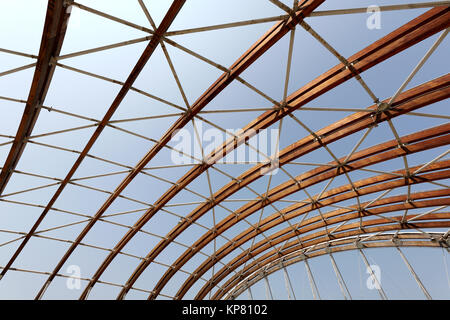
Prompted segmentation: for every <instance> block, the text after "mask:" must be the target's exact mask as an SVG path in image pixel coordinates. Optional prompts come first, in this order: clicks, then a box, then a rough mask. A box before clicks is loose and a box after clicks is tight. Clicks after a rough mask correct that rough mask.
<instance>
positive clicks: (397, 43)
mask: <svg viewBox="0 0 450 320" xmlns="http://www.w3.org/2000/svg"><path fill="white" fill-rule="evenodd" d="M449 25H450V9H449V7H440V8H435V9H432V10H429V11H428V12H426V13H425V14H423V15H421V16H419V17H418V18H416V19H414V20H412V21H411V22H409V23H407V24H406V25H404V26H403V27H400V28H399V29H397V30H395V31H394V32H392V33H390V34H389V35H387V36H386V37H384V38H382V39H380V40H379V41H377V42H375V43H374V44H372V45H370V46H369V47H367V48H365V49H363V50H362V51H360V52H359V53H357V54H355V55H354V56H352V57H351V58H350V59H349V61H350V62H351V63H353V64H354V68H353V69H354V70H352V71H350V70H348V69H347V68H345V66H344V65H343V64H339V65H337V66H336V67H334V68H332V69H331V70H330V71H328V72H326V73H325V74H323V75H322V76H320V77H318V78H317V79H315V80H313V81H312V82H310V83H309V84H308V85H306V86H305V87H303V88H301V89H300V90H298V91H296V92H295V93H294V94H292V95H290V96H289V98H288V99H287V102H288V105H287V106H284V107H282V108H274V110H273V111H268V112H266V113H264V114H263V115H262V116H260V117H258V118H257V119H256V120H255V121H253V122H251V123H250V124H249V125H248V126H246V127H245V128H244V132H243V133H242V135H240V136H239V137H238V138H237V139H232V140H230V141H228V142H227V143H225V144H224V146H222V147H220V148H219V149H218V150H216V151H215V152H213V153H212V154H211V155H210V156H209V157H208V158H207V160H206V161H205V162H204V163H203V164H201V165H198V166H195V167H194V168H193V169H192V170H190V171H189V172H188V173H187V174H186V175H184V176H183V177H182V178H181V179H180V180H179V181H178V182H177V184H175V185H174V186H173V187H171V188H170V189H169V190H168V191H167V192H166V193H165V194H164V195H163V196H162V197H161V198H160V199H159V200H158V201H157V202H156V205H155V207H153V208H151V209H150V210H148V211H147V212H146V213H145V214H144V215H143V216H142V217H141V219H140V220H139V221H138V222H137V223H136V224H135V229H134V230H132V231H130V232H129V233H127V234H126V235H125V236H124V237H123V238H122V240H121V241H119V242H118V244H117V245H116V246H115V249H114V251H113V252H112V253H111V255H110V256H108V257H107V258H106V259H105V261H104V262H103V263H102V265H101V266H100V267H99V269H98V270H97V271H98V276H100V275H101V274H102V273H103V272H104V270H105V269H106V268H107V266H108V265H109V264H110V263H111V261H112V260H113V259H114V257H115V256H116V255H117V252H118V251H120V250H121V248H123V247H124V246H125V245H126V243H128V242H129V241H130V240H131V238H132V237H133V236H134V235H135V234H136V232H137V231H138V230H140V228H142V227H143V226H144V225H145V224H146V223H147V222H148V221H149V220H150V219H151V218H152V217H153V215H154V214H156V212H158V210H159V209H160V208H162V207H163V206H164V205H165V204H166V203H167V202H168V201H170V199H172V198H173V197H174V196H175V195H176V194H177V193H178V192H179V191H181V190H182V189H183V188H184V187H186V186H187V185H188V184H189V183H190V182H192V181H193V180H194V179H195V178H196V177H198V176H199V175H200V174H202V173H203V172H204V171H206V169H208V168H209V167H210V166H211V165H212V164H213V163H215V162H216V161H218V160H219V159H221V158H222V157H223V156H224V155H225V154H226V153H227V152H229V151H230V150H233V149H234V148H236V147H237V146H239V145H240V144H242V143H243V142H244V141H245V140H246V139H248V138H250V137H251V136H252V135H254V134H255V132H256V131H257V130H259V129H263V128H266V127H268V126H270V125H271V124H273V123H275V122H276V121H278V120H280V119H281V118H282V117H284V116H286V115H288V114H290V113H291V112H293V111H294V110H295V109H297V108H299V107H301V106H302V105H304V104H305V103H307V102H309V101H311V100H313V99H315V98H317V97H318V96H320V95H321V94H323V93H325V92H327V91H329V90H331V89H332V88H334V87H336V86H337V85H339V84H341V83H343V82H345V81H346V80H348V79H350V78H352V77H354V76H355V75H357V73H360V72H363V71H365V70H367V69H369V68H371V67H372V66H374V65H376V64H378V63H380V62H382V61H384V60H385V59H388V58H390V57H391V56H393V55H395V54H396V53H398V52H401V51H402V50H405V49H406V48H408V47H410V46H412V45H414V44H416V43H418V42H420V41H422V40H423V39H425V38H427V37H429V36H431V35H433V34H435V33H436V32H439V31H440V30H442V29H445V28H447V27H448V26H449ZM355 72H356V74H355ZM394 105H395V103H394ZM366 115H367V114H366ZM383 115H384V116H386V114H383ZM387 117H391V116H390V115H388V116H387ZM258 171H259V169H258ZM235 184H236V183H235ZM237 184H239V181H237ZM233 188H234V187H233ZM215 201H216V200H213V201H211V202H210V203H209V204H208V206H209V207H211V206H213V205H215ZM188 220H189V219H188ZM188 220H185V221H184V222H182V223H181V224H179V225H177V226H176V228H175V229H174V230H173V231H172V232H171V233H170V234H169V235H168V237H167V240H164V241H161V242H160V244H159V245H158V246H157V247H155V249H154V250H152V252H150V253H149V255H148V256H147V258H148V259H147V260H146V261H145V263H143V264H142V265H140V266H139V267H138V269H136V270H135V272H134V273H133V274H132V276H131V277H130V279H129V281H128V282H127V284H126V285H125V287H124V290H122V292H121V293H120V294H119V297H118V298H119V299H121V298H123V296H124V295H125V294H126V292H127V291H128V290H129V288H130V284H131V283H134V281H136V279H137V277H139V275H140V274H141V273H142V271H143V270H144V269H145V268H146V267H147V266H148V265H149V264H150V263H151V261H152V260H153V259H154V257H156V256H157V255H158V254H159V253H160V252H162V250H164V248H165V247H167V246H168V245H169V244H170V243H171V241H172V240H173V239H174V238H175V237H177V236H178V234H180V233H181V232H182V231H183V230H185V229H186V228H187V227H188V226H189V224H190V222H189V221H188ZM84 296H85V295H84V294H83V295H82V298H83V297H84Z"/></svg>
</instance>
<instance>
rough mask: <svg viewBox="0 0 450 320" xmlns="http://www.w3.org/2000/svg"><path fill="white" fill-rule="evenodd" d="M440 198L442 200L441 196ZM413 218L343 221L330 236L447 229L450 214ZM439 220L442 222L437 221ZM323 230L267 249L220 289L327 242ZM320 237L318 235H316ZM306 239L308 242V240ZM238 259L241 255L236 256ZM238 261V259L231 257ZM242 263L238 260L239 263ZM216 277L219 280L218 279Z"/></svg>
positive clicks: (222, 274) (201, 294)
mask: <svg viewBox="0 0 450 320" xmlns="http://www.w3.org/2000/svg"><path fill="white" fill-rule="evenodd" d="M441 200H442V199H441ZM435 201H436V200H425V201H420V202H419V201H418V202H417V203H416V205H417V206H418V207H422V208H426V207H433V206H435ZM439 203H446V204H448V203H450V198H445V199H444V200H443V201H439ZM406 208H409V209H412V208H411V207H408V204H407V203H401V204H397V205H393V206H388V207H387V208H382V209H379V210H378V212H377V213H388V212H393V211H397V210H403V209H406ZM412 218H416V220H415V221H418V222H414V223H411V224H402V223H400V222H401V221H402V219H403V216H394V217H390V218H389V219H386V218H380V219H373V220H366V221H363V222H362V226H361V228H360V222H354V223H352V224H347V225H345V226H343V227H342V228H341V231H340V232H339V233H337V234H336V235H335V237H334V239H342V238H346V237H350V236H355V235H361V234H370V233H377V232H384V231H397V230H403V229H412V228H417V229H422V230H423V229H426V228H448V227H450V213H438V214H430V215H427V216H425V217H419V215H408V216H407V219H412ZM391 219H392V220H396V221H397V222H398V223H396V224H393V223H392V220H391ZM420 220H437V221H427V222H421V221H420ZM441 220H442V221H441ZM325 234H326V232H325V231H320V232H317V233H314V234H311V235H308V236H306V237H303V238H301V239H300V240H301V241H302V243H301V244H299V243H298V240H295V241H292V242H290V243H289V244H288V245H286V246H285V247H284V248H285V249H284V250H283V252H282V253H281V252H279V251H277V250H273V251H271V252H268V253H267V254H265V255H264V256H262V257H260V258H259V259H257V260H256V261H255V262H253V263H251V264H248V265H247V266H246V267H245V269H244V270H243V272H242V273H241V272H240V273H239V276H237V275H236V276H233V277H231V278H230V279H229V280H228V281H227V282H226V283H225V284H224V285H223V286H222V287H223V288H224V290H223V291H222V292H226V291H227V288H231V287H234V285H236V284H237V283H238V282H240V280H242V279H245V278H246V277H247V276H248V275H249V274H252V273H253V272H254V271H255V269H258V268H260V266H261V265H267V264H268V263H270V262H272V261H274V260H276V259H279V258H281V257H282V256H284V255H286V254H290V253H292V252H294V251H297V250H299V249H303V248H305V247H311V246H313V245H318V244H322V243H324V242H327V241H328V240H329V238H328V237H327V236H323V235H325ZM321 235H322V236H323V237H320V236H321ZM308 240H309V241H308ZM240 258H242V257H240ZM233 260H238V259H233ZM245 260H246V259H245V258H243V259H241V261H239V263H233V264H230V266H229V269H227V270H224V269H222V270H221V271H220V273H217V274H216V276H215V278H214V279H211V281H210V282H209V283H208V284H207V285H206V286H204V287H203V288H202V289H201V290H200V291H199V293H198V294H197V296H196V297H195V299H203V298H204V297H205V296H206V295H207V294H208V292H209V290H210V289H211V286H210V284H211V283H218V282H220V281H221V280H222V279H224V278H225V277H226V276H227V275H228V274H229V273H230V272H231V271H233V270H235V269H236V268H237V267H238V266H240V265H242V263H244V261H245ZM241 262H242V263H241ZM219 279H220V280H219ZM221 296H222V293H219V292H217V293H216V294H214V296H213V297H212V299H220V298H221Z"/></svg>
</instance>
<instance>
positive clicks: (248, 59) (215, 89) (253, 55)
mask: <svg viewBox="0 0 450 320" xmlns="http://www.w3.org/2000/svg"><path fill="white" fill-rule="evenodd" d="M324 1H325V0H306V1H300V2H299V3H301V4H302V8H300V10H298V11H297V12H296V13H295V14H294V15H293V16H290V17H289V18H287V20H283V21H280V22H278V23H276V24H275V25H274V26H273V27H272V28H271V29H270V30H269V31H268V32H266V34H264V35H263V37H261V38H260V39H259V40H258V41H257V42H256V43H255V44H254V45H253V46H252V47H250V49H248V50H247V51H246V52H245V53H244V54H243V55H242V56H241V57H240V58H239V59H238V60H237V61H236V62H235V63H234V64H233V65H232V66H231V67H230V68H229V70H228V71H227V72H224V73H223V74H222V75H221V76H220V77H219V79H217V80H216V81H215V82H214V83H213V84H212V85H211V87H209V88H208V90H206V92H205V93H203V94H202V95H201V96H200V98H199V99H197V101H196V102H195V103H194V104H193V105H192V106H191V107H190V108H189V109H188V111H187V112H186V113H185V114H184V115H183V116H181V117H180V118H179V119H177V121H176V122H175V123H174V124H173V125H172V126H171V127H170V128H169V130H168V131H167V132H166V133H165V134H164V135H163V137H162V138H161V139H160V140H159V143H157V144H156V145H155V146H154V147H153V148H151V149H150V150H149V152H148V153H147V154H146V155H145V156H144V157H143V158H142V159H141V161H139V163H138V164H137V165H136V166H135V168H134V169H133V170H132V171H131V172H130V174H129V175H128V176H127V177H125V179H124V180H123V181H122V182H121V183H120V184H119V186H118V187H117V188H116V190H115V191H114V192H113V194H112V195H111V196H110V197H109V198H108V199H107V200H106V201H105V203H104V204H103V205H102V207H101V208H100V209H99V210H98V211H97V213H96V214H95V216H94V219H92V223H91V224H88V225H87V226H86V228H85V229H84V230H83V231H82V232H81V234H80V236H83V237H84V236H85V235H86V234H87V233H88V232H89V230H90V229H91V228H92V226H93V224H94V223H95V222H96V221H98V219H99V218H100V217H101V215H102V214H103V213H104V212H105V211H106V210H107V209H108V207H109V206H110V205H111V204H112V203H113V202H114V201H115V200H116V199H117V197H118V196H119V195H120V193H121V192H122V191H123V190H124V189H125V188H126V186H127V185H129V184H130V182H131V181H132V180H133V179H134V178H135V177H136V175H137V174H138V173H139V172H140V171H142V169H143V168H144V167H145V166H146V165H147V164H148V163H149V162H150V160H151V159H153V158H154V157H155V156H156V154H158V152H159V151H160V150H161V149H162V148H163V147H164V146H165V145H167V143H169V141H170V140H171V139H172V137H173V136H174V134H176V132H177V131H178V130H179V129H181V128H183V127H184V126H185V125H186V124H188V123H189V122H190V121H191V120H192V119H193V118H194V116H195V115H197V114H198V113H199V112H200V111H201V110H202V109H203V108H204V107H205V106H206V105H207V104H208V103H209V102H210V101H211V100H212V99H214V98H215V97H216V96H217V95H218V94H219V93H220V92H222V91H223V90H224V89H225V88H226V87H227V86H228V85H229V84H230V83H231V82H232V81H233V80H234V79H236V78H237V77H238V76H239V75H240V74H241V73H242V72H243V71H244V70H246V69H247V68H248V67H249V66H250V65H251V64H252V63H253V62H255V61H256V60H257V59H258V58H259V57H260V56H262V55H263V54H264V53H265V52H266V51H267V50H268V49H270V48H271V47H272V46H273V45H274V44H275V43H276V42H278V41H279V40H280V39H281V38H282V37H283V36H284V35H286V34H287V33H288V32H289V31H290V30H291V29H292V28H295V26H296V25H297V24H299V23H300V21H302V20H303V19H304V18H305V17H306V16H308V15H309V14H310V13H311V12H312V11H313V10H315V9H316V8H317V7H318V6H319V5H321V4H322V3H323V2H324ZM180 190H181V189H179V188H171V189H170V190H169V191H167V192H166V194H165V195H166V196H163V197H162V199H163V200H164V201H157V202H156V203H155V205H154V207H152V208H151V209H150V211H152V212H156V211H159V209H161V208H162V207H163V206H164V204H165V203H167V201H168V200H167V201H165V199H166V198H167V195H170V194H176V193H178V192H179V191H180ZM160 200H161V199H160ZM149 215H150V214H149V213H147V215H146V217H148V219H150V217H149ZM148 219H147V220H148ZM144 220H145V219H144V218H141V219H140V221H141V222H140V223H143V221H144ZM139 229H140V228H135V229H132V230H130V232H129V233H127V234H126V235H125V236H124V239H122V240H121V241H120V242H119V244H118V246H122V244H123V246H125V244H126V242H128V241H129V240H126V239H131V238H132V237H133V236H134V235H135V234H136V233H137V232H138V231H139ZM117 252H118V251H113V252H112V253H113V254H112V255H111V256H108V257H107V259H106V260H105V262H104V265H106V264H109V263H110V262H111V261H112V259H114V258H115V256H116V254H117ZM65 259H66V257H63V259H62V260H61V262H63V260H65ZM104 269H105V268H99V269H98V270H97V272H96V274H95V275H94V277H93V279H92V281H91V282H90V283H89V284H88V285H87V287H86V289H85V290H84V291H83V293H82V295H81V297H80V299H85V298H86V297H87V295H88V293H89V291H90V289H91V288H92V286H93V285H94V284H95V282H97V280H98V279H99V278H100V276H101V274H102V273H103V271H104Z"/></svg>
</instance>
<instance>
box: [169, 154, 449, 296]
mask: <svg viewBox="0 0 450 320" xmlns="http://www.w3.org/2000/svg"><path fill="white" fill-rule="evenodd" d="M420 167H421V166H418V167H416V168H411V170H414V169H418V168H420ZM448 168H450V160H448V161H443V162H441V163H436V164H433V165H432V166H430V167H429V168H427V172H430V171H433V172H432V173H428V174H423V175H421V176H417V177H414V178H404V177H402V176H400V177H398V176H395V175H390V174H383V175H379V176H376V177H371V178H368V179H364V180H361V181H358V182H355V183H354V186H355V187H356V188H358V193H359V195H360V196H364V195H368V194H372V193H376V192H380V191H384V190H389V189H392V188H397V187H401V186H406V185H413V184H417V183H424V182H428V181H437V180H442V179H448V178H450V170H445V171H442V170H443V169H448ZM438 170H439V172H434V171H438ZM405 173H406V172H405V170H399V171H396V172H393V174H402V175H404V174H405ZM386 181H387V182H386ZM381 182H384V183H381ZM435 194H437V195H438V196H443V195H450V192H448V193H446V192H436V193H435ZM421 195H422V196H431V195H433V193H422V194H421ZM354 196H355V194H354V192H353V186H352V185H350V184H348V185H345V186H341V187H337V188H335V189H332V190H329V191H328V192H327V194H324V195H323V198H322V200H321V202H320V205H319V206H317V205H315V204H307V203H299V204H294V205H291V206H289V207H287V208H285V209H283V210H281V215H280V214H273V215H271V216H269V217H267V218H265V219H264V220H262V221H261V222H260V223H259V224H258V228H256V226H253V227H250V228H248V229H247V230H245V231H243V232H241V233H240V234H239V235H237V236H236V237H234V238H233V239H232V240H231V241H230V242H229V243H226V244H224V245H223V246H222V247H221V248H219V249H218V250H217V251H216V254H215V256H214V258H208V259H207V260H205V261H204V262H203V263H202V264H201V265H200V266H199V267H198V268H197V269H196V270H195V271H194V272H193V274H194V275H196V277H194V276H190V277H189V278H188V279H187V280H186V281H185V283H184V284H183V285H182V286H181V287H180V290H179V292H178V293H177V295H176V296H177V297H178V296H181V297H182V296H183V295H184V293H185V292H187V290H189V288H190V287H191V286H192V285H193V284H194V283H195V281H196V280H198V276H201V275H203V274H204V273H205V272H207V271H208V270H209V269H210V268H211V267H212V266H213V265H215V264H216V263H217V262H219V261H220V260H222V259H223V258H224V257H226V256H227V255H228V254H230V253H231V252H233V251H234V250H235V249H237V248H238V247H239V246H241V245H243V244H244V243H246V242H247V241H249V240H251V239H252V238H254V237H256V236H257V235H259V234H260V233H262V232H266V231H268V230H270V229H272V228H274V227H276V226H278V225H280V224H282V223H283V222H286V221H289V220H291V219H294V218H296V217H298V216H301V215H304V214H307V213H308V212H311V211H313V210H315V209H317V208H318V207H320V208H324V207H326V206H329V205H331V204H334V203H338V202H341V201H345V200H348V199H352V198H354ZM415 196H416V197H417V195H415ZM413 197H414V196H413V195H412V198H411V199H417V198H413ZM387 199H390V200H399V199H400V201H403V200H404V197H403V196H401V197H397V198H395V197H394V198H387ZM383 204H385V201H384V200H378V201H375V202H373V203H372V204H370V207H369V209H370V208H372V207H374V206H377V205H383ZM362 207H364V206H362ZM353 209H354V210H358V208H353ZM369 209H365V210H363V211H362V212H361V216H364V215H369V214H370V212H368V210H369ZM350 211H351V210H348V209H340V210H335V211H332V212H331V213H329V214H324V215H323V217H322V216H320V215H319V216H315V217H313V218H310V219H308V220H305V221H303V223H302V224H301V225H299V227H300V226H307V225H311V224H314V223H317V222H320V221H322V219H325V218H326V217H334V216H337V215H341V214H344V213H348V212H350ZM235 223H237V222H234V223H233V225H234V224H235ZM324 226H326V227H328V226H329V224H328V221H327V219H325V224H324ZM228 228H229V227H228ZM228 228H227V229H228ZM222 232H224V230H223V229H221V228H220V226H219V227H218V232H217V233H222ZM290 232H293V230H292V228H291V227H288V228H285V229H283V230H281V231H278V232H276V233H275V234H273V235H271V236H269V237H268V239H265V240H263V241H261V242H260V243H258V244H255V245H254V246H253V247H254V249H256V248H258V247H260V246H263V245H267V244H269V245H272V243H270V240H271V239H276V238H279V237H281V236H284V235H286V234H289V233H290ZM296 235H297V234H295V235H294V236H296ZM196 245H197V244H194V245H193V246H194V247H195V248H196V249H197V247H196ZM200 247H203V246H202V245H200ZM176 265H177V264H174V266H173V268H175V266H176ZM178 265H179V264H178ZM163 278H164V277H163ZM163 278H162V279H163Z"/></svg>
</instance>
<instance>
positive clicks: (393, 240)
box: [225, 233, 444, 300]
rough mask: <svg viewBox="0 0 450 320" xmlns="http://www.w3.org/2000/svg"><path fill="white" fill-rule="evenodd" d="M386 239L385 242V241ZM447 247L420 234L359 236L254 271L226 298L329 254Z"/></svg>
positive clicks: (436, 235)
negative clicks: (288, 269) (304, 262)
mask: <svg viewBox="0 0 450 320" xmlns="http://www.w3.org/2000/svg"><path fill="white" fill-rule="evenodd" d="M432 236H433V237H434V238H442V237H443V236H444V233H433V234H432ZM411 239H413V240H411ZM383 240H384V241H383ZM442 246H444V245H443V244H442V243H441V242H439V241H430V238H429V237H428V236H426V235H424V234H421V233H399V234H389V235H388V234H382V235H378V236H356V237H351V238H349V239H343V240H338V241H333V242H330V243H324V244H323V245H320V246H317V247H313V248H311V250H310V251H308V253H305V252H304V251H303V250H301V251H297V252H294V253H293V254H291V255H290V256H289V257H283V258H281V259H278V260H277V261H274V262H272V263H271V264H270V265H268V266H264V267H262V268H261V269H260V270H257V271H255V272H254V273H253V274H252V275H250V276H249V277H248V278H246V279H244V280H242V281H241V283H240V284H238V285H237V286H235V287H234V288H233V289H232V290H231V291H230V292H229V293H228V294H227V295H226V296H225V300H227V299H234V298H235V297H238V296H239V295H240V294H242V293H243V292H244V291H245V290H246V289H247V288H249V287H251V286H252V285H254V284H255V283H257V282H258V281H259V280H261V279H262V278H263V277H267V276H268V275H270V274H272V273H274V272H277V271H278V270H280V269H282V268H286V267H287V266H290V265H293V264H297V263H299V262H301V261H304V260H309V259H312V258H316V257H319V256H323V255H327V254H330V253H336V252H344V251H351V250H358V249H362V248H364V249H370V248H389V247H427V248H440V247H442Z"/></svg>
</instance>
